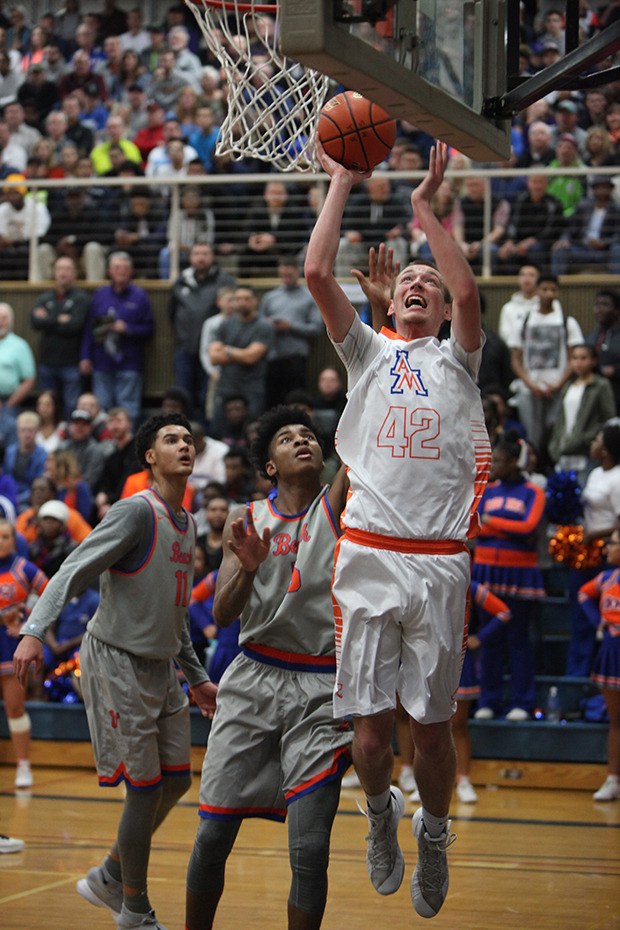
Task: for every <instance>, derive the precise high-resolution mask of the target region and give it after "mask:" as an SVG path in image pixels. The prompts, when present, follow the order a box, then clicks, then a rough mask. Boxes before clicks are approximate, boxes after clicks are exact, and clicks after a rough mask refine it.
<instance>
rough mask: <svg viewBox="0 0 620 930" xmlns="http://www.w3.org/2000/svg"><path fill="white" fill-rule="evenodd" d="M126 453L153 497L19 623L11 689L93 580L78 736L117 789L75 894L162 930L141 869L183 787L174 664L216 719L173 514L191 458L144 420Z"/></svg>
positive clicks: (184, 741)
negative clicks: (82, 734) (104, 844)
mask: <svg viewBox="0 0 620 930" xmlns="http://www.w3.org/2000/svg"><path fill="white" fill-rule="evenodd" d="M136 453H137V455H138V459H139V461H140V462H142V464H143V466H145V467H147V468H150V470H151V471H152V474H153V479H154V480H153V485H152V487H151V488H149V489H148V490H146V491H142V492H140V493H139V494H136V495H134V496H133V497H130V498H127V499H126V500H122V501H119V502H118V503H117V504H114V506H113V507H111V509H110V510H109V511H108V513H107V514H106V516H105V518H104V519H103V520H102V522H101V523H100V524H99V525H98V526H97V527H96V528H95V529H94V530H93V532H92V533H91V534H90V536H88V537H87V538H86V539H85V540H84V542H82V543H81V544H80V546H78V548H77V549H76V550H75V551H74V552H73V553H72V554H71V555H70V556H69V558H68V559H67V560H66V561H65V562H64V563H63V565H62V566H61V568H60V570H59V571H58V573H57V574H56V575H55V576H54V578H53V583H51V584H49V585H48V587H47V588H46V590H45V592H44V594H45V598H43V597H42V598H41V599H40V600H39V601H38V602H37V604H36V605H35V609H34V610H33V612H32V613H31V615H30V618H29V620H28V622H27V623H26V625H25V627H24V630H23V633H25V635H24V636H23V639H22V642H21V643H20V644H19V646H18V648H17V651H16V653H15V660H14V661H15V670H16V673H17V676H18V678H19V679H20V681H21V682H22V683H24V682H25V680H26V675H27V673H28V669H29V667H30V664H31V662H34V663H35V665H37V666H40V665H41V663H42V661H43V644H42V640H43V637H44V634H45V630H46V629H47V628H48V627H49V625H50V624H51V623H53V621H54V620H55V619H56V617H57V616H58V614H59V613H60V611H61V610H62V608H63V607H64V605H65V604H66V603H67V602H68V601H69V600H70V599H71V598H72V597H74V596H75V595H76V594H79V593H80V592H81V591H83V590H84V588H85V587H87V586H88V585H89V584H91V583H92V582H94V581H95V580H96V579H98V578H99V577H100V576H101V588H100V590H101V602H100V605H99V608H98V609H97V611H96V613H95V615H94V616H93V618H92V620H90V622H89V623H88V626H87V628H86V630H87V632H86V634H85V636H84V639H83V641H82V647H81V650H80V661H81V670H82V678H81V682H82V689H83V696H84V704H85V706H86V713H87V716H88V726H89V729H90V733H91V738H92V741H93V750H94V754H95V761H96V764H97V772H98V775H99V783H100V785H101V786H102V787H106V786H111V785H117V784H119V782H121V781H124V782H125V784H126V786H127V789H128V790H127V795H126V799H125V804H124V808H123V813H122V816H121V821H120V825H119V828H118V835H117V838H116V842H115V844H114V846H113V847H112V850H111V851H110V853H109V854H108V856H107V858H106V859H105V861H104V862H103V863H102V865H101V866H98V867H96V868H93V869H91V870H90V871H89V872H88V874H87V875H86V877H85V878H82V879H80V881H79V882H78V884H77V890H78V892H79V893H80V894H81V895H82V897H84V898H86V900H87V901H89V902H90V903H91V904H94V905H96V906H100V907H108V908H109V909H110V910H111V911H112V912H113V913H114V914H115V916H116V921H117V925H118V926H119V927H120V928H124V930H129V928H137V927H150V928H155V930H157V928H159V930H165V928H163V927H162V925H161V924H160V923H159V922H158V921H157V918H156V917H155V914H154V912H153V911H152V909H151V905H150V902H149V898H148V894H147V867H148V859H149V853H150V848H151V837H152V834H153V832H154V831H155V830H156V829H157V827H158V826H159V825H160V824H161V823H162V821H163V820H164V819H165V817H166V816H167V814H168V813H169V812H170V811H171V809H172V808H173V807H174V805H175V804H176V802H177V801H178V799H179V798H180V797H181V796H182V795H183V794H185V792H186V791H187V789H188V788H189V785H190V723H189V708H188V701H187V697H186V695H185V694H184V692H183V690H182V688H181V687H180V685H179V682H178V679H177V674H176V670H175V668H174V665H173V662H172V659H173V658H174V659H175V660H176V661H177V662H178V663H179V665H180V666H181V669H182V671H183V673H184V675H185V677H186V679H187V681H188V682H189V685H190V687H191V688H192V691H193V694H194V697H195V699H196V703H197V704H198V706H199V707H200V709H201V710H202V712H203V714H205V715H206V716H212V715H213V712H214V709H215V693H216V690H217V689H216V686H215V685H213V684H211V683H210V682H209V681H208V677H207V675H206V672H205V670H204V669H203V668H202V666H201V665H200V663H199V662H198V660H197V658H196V655H195V653H194V651H193V649H192V646H191V641H190V638H189V624H188V622H187V620H186V614H187V605H188V604H189V598H190V595H191V590H192V581H193V564H194V548H195V545H196V528H195V525H194V521H193V518H192V517H191V516H190V515H189V514H188V513H187V511H186V510H185V509H184V508H183V506H182V503H181V502H182V500H183V494H184V492H185V485H186V483H187V479H188V477H189V475H190V474H191V471H192V468H193V465H194V458H195V450H194V443H193V440H192V435H191V432H190V426H189V422H188V421H187V420H186V419H185V417H183V416H181V415H179V414H168V415H159V416H154V417H151V418H150V419H149V420H147V422H146V423H145V424H144V425H143V426H142V427H141V428H140V430H139V431H138V433H137V435H136Z"/></svg>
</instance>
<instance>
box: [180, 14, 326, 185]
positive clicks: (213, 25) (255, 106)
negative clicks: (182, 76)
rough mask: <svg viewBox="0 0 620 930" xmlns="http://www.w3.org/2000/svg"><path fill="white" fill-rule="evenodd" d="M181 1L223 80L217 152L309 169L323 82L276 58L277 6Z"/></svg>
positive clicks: (312, 73) (284, 168) (309, 71)
mask: <svg viewBox="0 0 620 930" xmlns="http://www.w3.org/2000/svg"><path fill="white" fill-rule="evenodd" d="M284 2H285V0H284ZM186 3H187V5H188V6H189V7H190V9H191V10H192V12H193V14H194V16H195V17H196V21H197V23H198V25H199V26H200V29H201V32H202V34H203V36H204V38H205V42H206V43H207V46H208V47H209V49H210V51H211V52H212V53H213V54H214V55H216V56H217V58H218V59H219V61H220V63H221V65H222V69H223V71H224V73H225V75H226V79H227V82H228V83H227V88H226V93H227V97H226V104H227V107H228V112H227V114H226V118H225V119H224V122H223V124H222V127H221V129H220V133H219V136H218V141H217V144H216V149H215V151H216V154H217V155H232V157H233V158H235V159H237V160H239V159H242V158H247V157H253V158H258V159H260V160H261V161H266V162H269V164H271V165H273V166H274V167H275V168H278V169H279V170H280V171H309V170H312V169H313V168H314V167H315V145H314V139H315V134H316V127H317V123H318V120H319V115H320V110H321V107H322V106H323V103H324V102H325V97H326V93H327V88H328V84H329V78H328V77H326V75H324V74H320V73H319V72H318V71H313V70H312V69H310V68H304V67H302V65H300V64H298V63H297V62H295V61H291V59H288V58H286V57H285V56H284V55H283V54H282V53H281V51H280V47H279V46H280V42H279V32H280V22H279V6H278V5H276V4H264V3H256V2H255V0H250V2H249V3H238V2H237V0H232V2H230V0H186Z"/></svg>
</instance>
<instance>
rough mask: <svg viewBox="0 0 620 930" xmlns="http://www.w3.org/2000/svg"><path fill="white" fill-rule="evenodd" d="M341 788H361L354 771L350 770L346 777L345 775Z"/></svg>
mask: <svg viewBox="0 0 620 930" xmlns="http://www.w3.org/2000/svg"><path fill="white" fill-rule="evenodd" d="M340 784H341V785H342V787H343V788H361V787H362V786H361V784H360V780H359V778H358V777H357V772H356V771H355V769H351V771H350V772H349V774H348V775H345V776H344V778H343V779H342V781H341V783H340Z"/></svg>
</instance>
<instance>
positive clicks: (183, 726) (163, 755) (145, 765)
mask: <svg viewBox="0 0 620 930" xmlns="http://www.w3.org/2000/svg"><path fill="white" fill-rule="evenodd" d="M80 666H81V670H82V676H81V684H82V693H83V697H84V705H85V707H86V715H87V718H88V727H89V729H90V736H91V740H92V744H93V752H94V755H95V764H96V766H97V773H98V776H99V784H100V785H101V786H102V787H113V786H114V785H118V784H119V783H120V782H121V781H125V782H126V784H127V787H128V788H134V789H136V790H138V791H149V790H152V789H154V788H157V787H158V786H159V785H160V783H161V779H162V775H171V776H174V775H185V774H187V773H188V772H189V769H190V723H189V702H188V700H187V696H186V694H185V692H184V691H183V689H182V688H181V686H180V684H179V681H178V678H177V674H176V670H175V668H174V665H173V663H172V660H170V659H143V658H141V657H140V656H135V655H132V654H131V653H129V652H125V651H124V650H123V649H117V648H116V647H115V646H110V645H108V644H107V643H104V642H102V641H101V640H99V639H96V638H95V637H94V636H91V635H90V634H89V633H86V635H85V636H84V639H83V641H82V646H81V649H80Z"/></svg>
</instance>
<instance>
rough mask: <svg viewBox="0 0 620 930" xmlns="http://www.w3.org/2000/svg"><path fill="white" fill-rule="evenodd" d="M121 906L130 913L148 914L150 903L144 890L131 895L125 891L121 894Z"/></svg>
mask: <svg viewBox="0 0 620 930" xmlns="http://www.w3.org/2000/svg"><path fill="white" fill-rule="evenodd" d="M123 907H124V908H125V910H126V911H129V912H130V913H131V914H149V913H150V911H151V904H150V901H149V896H148V894H147V893H146V891H141V892H140V893H139V894H132V895H128V894H126V893H125V894H124V895H123Z"/></svg>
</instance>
